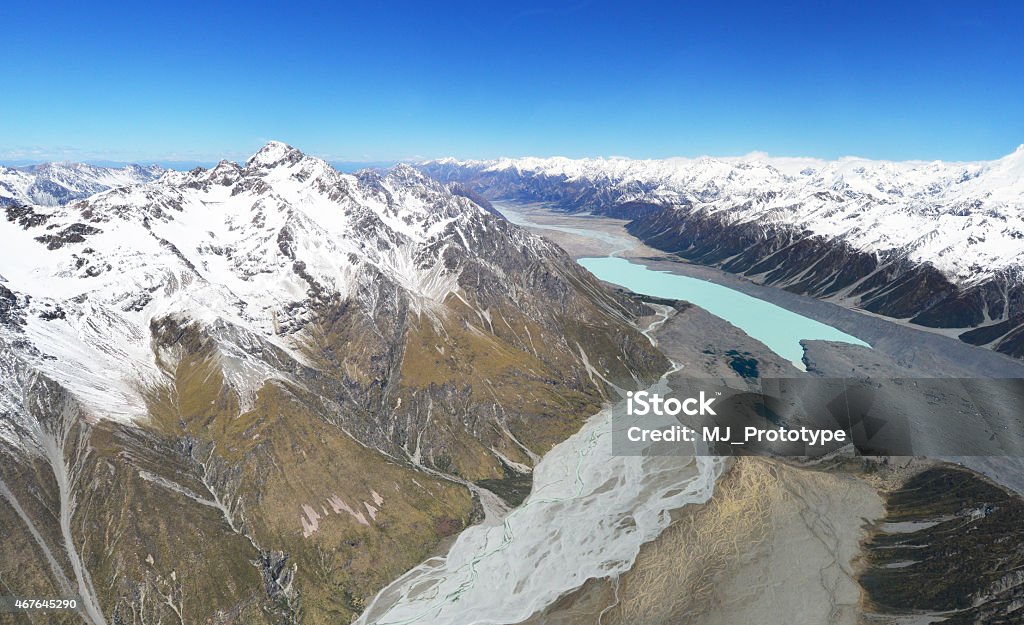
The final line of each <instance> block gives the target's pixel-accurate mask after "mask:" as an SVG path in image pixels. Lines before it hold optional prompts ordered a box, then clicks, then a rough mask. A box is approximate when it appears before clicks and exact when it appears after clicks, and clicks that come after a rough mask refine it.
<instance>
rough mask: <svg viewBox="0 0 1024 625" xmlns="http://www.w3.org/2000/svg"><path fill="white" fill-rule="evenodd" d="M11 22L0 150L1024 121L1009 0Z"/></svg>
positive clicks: (184, 151) (504, 150)
mask: <svg viewBox="0 0 1024 625" xmlns="http://www.w3.org/2000/svg"><path fill="white" fill-rule="evenodd" d="M110 4H111V5H113V4H117V3H110ZM175 5H177V6H175ZM289 5H290V6H289ZM0 29H2V31H0V32H2V33H3V44H2V47H0V50H2V52H0V54H2V56H0V76H2V77H3V84H4V93H3V95H2V96H0V162H9V161H12V160H26V159H35V160H39V159H47V160H49V159H61V160H93V161H97V160H114V161H132V160H134V161H140V162H142V161H154V160H161V161H169V160H199V161H204V160H217V159H219V158H221V157H225V158H229V159H239V158H245V157H246V156H247V155H248V154H250V153H251V152H253V151H255V150H256V149H257V148H258V147H259V146H260V145H261V144H262V143H263V142H265V141H266V140H267V139H271V138H273V139H280V140H282V141H286V142H288V143H291V144H292V145H295V146H296V147H299V148H301V149H303V150H304V151H306V152H308V153H310V154H316V155H318V156H322V157H325V158H328V159H332V160H351V161H373V160H392V159H409V158H421V157H439V156H447V155H452V156H457V157H462V158H491V157H497V156H502V155H505V156H523V155H538V156H549V155H565V156H572V157H577V156H601V155H603V156H611V155H623V156H631V157H666V156H673V155H680V156H696V155H701V154H711V155H720V156H725V155H739V154H744V153H748V152H751V151H764V152H767V153H770V154H773V155H791V156H818V157H825V158H834V157H838V156H842V155H859V156H866V157H872V158H888V159H911V158H912V159H947V160H967V159H989V158H997V157H999V156H1001V155H1004V154H1007V153H1009V152H1011V151H1013V149H1014V148H1015V147H1016V146H1017V145H1019V144H1021V143H1024V43H1022V41H1024V3H1022V2H1015V1H1007V2H999V3H987V2H974V3H964V2H958V3H951V2H950V3H946V2H939V1H928V2H910V1H907V2H901V1H896V2H891V1H889V2H877V3H876V2H864V1H857V2H829V1H828V0H819V1H817V2H807V3H776V2H770V1H763V2H734V3H727V2H711V1H708V2H690V1H684V0H675V1H671V2H642V1H638V2H628V3H627V2H622V3H610V2H596V1H595V2H579V3H574V2H567V3H557V2H554V1H553V0H547V1H542V2H532V1H529V2H514V3H500V2H486V1H480V0H476V1H472V2H461V1H454V0H449V1H446V2H424V1H415V2H403V1H392V2H386V1H381V2H376V1H372V0H371V1H366V0H363V1H360V2H338V3H325V4H307V3H284V2H281V3H273V4H271V3H261V2H258V1H255V0H250V1H247V2H237V3H228V2H210V1H207V2H202V3H196V4H192V5H187V4H185V3H176V2H146V1H141V2H131V3H123V5H122V6H117V7H114V6H103V3H92V2H77V3H61V2H29V1H24V0H7V1H5V2H4V3H3V7H2V8H0Z"/></svg>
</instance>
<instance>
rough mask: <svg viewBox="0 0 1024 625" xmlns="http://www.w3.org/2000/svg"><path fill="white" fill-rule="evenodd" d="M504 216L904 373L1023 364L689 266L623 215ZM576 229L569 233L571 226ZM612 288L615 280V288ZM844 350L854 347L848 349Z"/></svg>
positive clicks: (999, 373) (515, 207)
mask: <svg viewBox="0 0 1024 625" xmlns="http://www.w3.org/2000/svg"><path fill="white" fill-rule="evenodd" d="M494 206H495V207H496V208H497V209H498V210H499V211H502V212H503V214H504V212H505V211H507V212H509V213H510V217H509V221H512V222H513V223H517V222H527V221H528V222H532V223H520V225H524V226H525V227H528V228H530V229H532V230H533V231H534V232H535V233H536V234H539V235H541V236H544V237H546V238H548V239H549V240H551V241H554V242H555V243H556V244H558V245H560V246H561V247H562V248H563V249H565V250H566V252H567V253H568V254H569V255H570V256H571V257H572V258H573V259H575V260H579V259H581V258H588V257H597V256H607V255H609V254H610V253H613V252H615V249H614V248H615V247H616V246H617V245H618V241H616V242H611V241H609V240H602V239H595V238H594V237H593V236H586V235H584V234H582V231H583V230H588V231H594V232H597V233H600V234H601V235H602V236H603V237H605V238H614V239H616V240H621V241H623V242H628V243H630V244H631V245H630V246H627V249H625V250H622V251H620V252H618V253H617V254H616V256H618V257H619V258H623V259H627V260H630V261H631V262H634V263H640V264H643V265H644V266H646V267H648V268H649V269H652V270H655V271H666V272H669V273H672V274H676V275H681V276H685V277H689V278H696V279H699V280H704V281H707V282H711V283H713V284H717V285H719V286H724V287H727V288H730V289H733V290H735V291H738V292H740V293H743V294H746V295H749V296H751V297H754V298H757V299H760V300H763V301H766V302H769V303H771V304H775V305H777V306H779V307H781V308H785V309H786V310H789V311H790V312H793V313H796V314H799V315H802V316H804V317H807V318H809V319H813V320H815V321H818V322H820V323H824V324H826V325H829V326H832V327H834V328H836V329H838V330H840V331H842V332H844V333H846V334H849V335H851V336H854V337H857V338H859V339H861V340H863V341H865V342H867V343H869V344H870V345H871V347H872V348H873V349H874V350H877V351H879V352H881V353H883V354H884V355H886V356H887V357H889V358H890V359H892V360H893V361H894V362H896V363H898V364H899V365H900V366H901V367H902V368H904V369H905V372H904V373H905V375H906V376H907V377H910V376H913V375H916V376H918V377H991V378H1017V377H1021V378H1024V362H1019V361H1017V360H1014V359H1013V358H1010V357H1008V356H1005V355H1003V354H999V353H997V352H994V351H991V350H988V349H984V348H980V347H975V346H972V345H968V344H967V343H964V342H962V341H960V340H959V339H956V338H952V337H949V336H945V335H943V334H941V333H938V332H931V331H928V330H923V329H919V328H916V327H912V326H909V325H907V324H905V323H900V322H899V321H896V320H892V319H888V318H883V317H879V316H875V315H871V314H869V313H866V312H864V311H860V310H855V309H851V308H848V307H845V306H842V305H839V304H836V303H833V302H828V301H824V300H820V299H816V298H812V297H807V296H805V295H797V294H795V293H790V292H789V291H784V290H782V289H778V288H776V287H771V286H765V285H762V284H758V283H756V282H753V281H751V280H749V279H747V278H743V277H741V276H737V275H735V274H731V273H728V272H726V271H723V270H721V269H718V268H714V267H707V266H704V265H696V264H693V263H690V262H687V261H684V260H682V259H680V258H678V257H675V256H672V255H670V254H667V253H665V252H662V251H660V250H656V249H654V248H651V247H650V246H647V245H646V244H645V243H643V241H641V240H640V239H637V238H636V237H633V235H631V234H629V233H628V232H626V229H625V224H626V223H628V221H627V220H623V219H612V218H608V217H598V216H593V215H581V214H568V213H562V212H559V211H554V210H551V209H548V208H545V207H544V206H543V205H541V204H536V203H533V204H528V203H518V202H502V201H499V202H494ZM573 230H575V231H577V232H576V233H574V232H571V231H573ZM616 286H618V285H616ZM851 349H861V348H854V347H851Z"/></svg>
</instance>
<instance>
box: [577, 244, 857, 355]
mask: <svg viewBox="0 0 1024 625" xmlns="http://www.w3.org/2000/svg"><path fill="white" fill-rule="evenodd" d="M578 262H579V264H580V265H582V266H583V267H585V268H586V269H587V270H588V271H590V272H591V273H592V274H594V275H595V276H597V277H598V278H600V279H602V280H604V281H605V282H611V283H612V284H617V285H619V286H622V287H625V288H627V289H629V290H631V291H633V292H635V293H641V294H643V295H651V296H654V297H664V298H666V299H678V300H686V301H688V302H691V303H693V304H696V305H697V306H700V307H701V308H703V309H705V310H707V311H708V312H710V313H711V314H713V315H715V316H717V317H721V318H722V319H725V320H726V321H728V322H729V323H731V324H733V325H734V326H736V327H738V328H740V329H741V330H743V331H744V332H746V333H747V334H749V335H750V336H751V337H753V338H755V339H757V340H759V341H761V342H762V343H764V344H765V345H767V346H768V347H769V348H770V349H771V350H772V351H773V352H775V353H776V354H778V355H779V356H781V357H783V358H785V359H786V360H789V361H792V362H793V363H794V364H796V365H797V366H798V367H799V368H801V369H803V364H802V358H803V354H804V350H803V347H801V346H800V341H801V340H804V339H807V340H822V341H842V342H845V343H852V344H854V345H863V346H865V347H870V345H868V344H867V343H865V342H864V341H862V340H860V339H858V338H857V337H855V336H851V335H849V334H846V333H845V332H842V331H840V330H837V329H836V328H833V327H832V326H830V325H827V324H824V323H821V322H819V321H815V320H813V319H809V318H807V317H804V316H803V315H798V314H797V313H795V312H791V311H789V310H786V309H785V308H782V307H781V306H776V305H775V304H772V303H770V302H766V301H764V300H761V299H758V298H756V297H752V296H750V295H747V294H745V293H741V292H739V291H735V290H733V289H730V288H728V287H725V286H721V285H718V284H714V283H712V282H707V281H704V280H699V279H697V278H691V277H689V276H681V275H678V274H674V273H670V272H667V271H656V270H653V269H649V268H648V267H646V266H644V265H641V264H639V263H634V262H630V261H628V260H626V259H624V258H618V257H615V256H605V257H599V258H581V259H579V261H578Z"/></svg>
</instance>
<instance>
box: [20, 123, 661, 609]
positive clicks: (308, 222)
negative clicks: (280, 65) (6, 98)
mask: <svg viewBox="0 0 1024 625" xmlns="http://www.w3.org/2000/svg"><path fill="white" fill-rule="evenodd" d="M158 176H159V177H158ZM3 180H4V181H5V182H4V186H3V187H2V188H3V189H4V192H5V200H4V205H3V206H0V240H2V241H3V243H4V246H5V250H4V254H3V255H2V257H0V527H3V528H4V532H3V533H4V540H3V541H0V582H2V583H3V585H4V588H6V589H7V590H4V591H3V592H4V593H7V594H10V592H11V591H10V588H11V587H12V585H14V586H16V589H17V594H19V595H24V596H66V595H71V594H74V595H79V596H81V597H82V602H83V606H84V611H83V614H84V616H85V617H86V621H87V622H89V623H92V624H93V625H98V624H102V623H125V624H127V623H155V622H160V620H161V619H163V622H169V621H174V622H179V621H180V622H189V623H191V622H219V623H260V622H266V623H280V622H297V621H299V620H301V622H304V623H336V622H345V621H347V620H348V619H349V618H351V617H352V615H354V614H356V613H358V612H359V611H360V610H361V607H362V605H363V601H364V600H366V599H367V598H369V597H371V596H372V595H373V594H374V593H375V592H376V591H377V590H378V589H379V588H381V587H383V586H384V585H385V584H386V583H388V582H390V581H391V580H392V579H394V578H395V577H397V576H398V575H400V574H401V573H403V572H404V571H406V570H407V569H409V568H410V567H411V566H413V565H414V564H417V563H418V562H420V561H422V560H423V559H424V558H426V557H427V556H428V555H429V554H430V553H431V552H432V551H433V550H434V549H435V548H436V547H437V545H438V544H439V542H440V541H441V540H443V539H444V538H445V537H446V536H449V535H451V534H453V533H455V532H457V531H459V530H460V529H461V528H463V527H465V526H466V525H468V524H470V523H473V522H475V521H478V520H480V518H481V517H482V516H483V515H485V514H487V513H488V512H489V511H493V510H495V509H497V508H501V507H503V506H504V505H505V504H504V503H502V501H501V500H500V499H498V497H497V496H496V495H495V494H494V493H493V492H492V491H491V490H485V489H483V488H480V487H478V486H477V485H476V483H477V482H481V483H483V482H488V483H490V484H492V488H493V489H494V490H496V491H502V490H503V489H502V488H501V487H500V485H502V484H505V485H506V486H505V487H504V490H506V491H507V490H509V489H511V488H513V486H514V485H516V484H520V485H521V482H522V479H523V476H524V475H525V474H528V473H529V472H530V470H531V467H532V465H533V464H534V463H535V461H536V459H537V458H539V457H540V455H542V454H543V453H544V452H545V451H547V450H548V449H549V448H550V447H551V446H552V445H553V444H555V443H556V442H559V441H561V440H563V439H564V438H565V437H567V436H568V435H569V434H570V433H572V432H575V431H576V429H578V427H579V426H580V424H581V423H582V420H583V419H584V418H585V417H586V416H589V415H590V414H593V413H594V412H596V411H597V410H598V409H599V408H600V406H601V405H602V403H603V402H604V401H605V400H606V399H607V398H608V397H611V396H613V395H614V394H615V389H616V388H617V387H621V388H636V387H637V386H639V385H646V384H649V383H650V382H652V381H653V380H655V379H657V378H658V377H659V376H660V375H661V373H662V372H664V370H665V369H666V368H667V367H668V362H667V361H666V359H665V358H664V356H662V355H661V354H660V353H659V352H658V351H657V350H655V348H654V347H653V346H652V345H651V343H650V341H649V340H648V339H647V338H646V337H644V336H643V335H641V334H640V333H639V332H638V331H637V330H636V329H635V328H634V326H633V325H632V323H631V320H632V319H633V318H634V317H635V316H637V315H641V314H645V313H649V312H650V310H649V309H647V308H646V307H645V306H644V305H643V304H640V303H638V302H636V301H634V300H633V299H630V298H627V297H625V296H623V295H621V294H618V293H616V292H613V291H611V290H609V289H607V288H606V287H604V286H603V285H602V284H601V283H599V282H598V281H597V280H596V279H595V278H594V277H593V276H591V275H590V274H588V273H587V272H586V271H584V270H583V269H582V268H580V267H579V266H578V265H577V264H576V263H574V262H573V261H572V260H571V259H570V258H569V257H568V256H567V255H566V254H565V253H564V252H563V251H562V250H561V249H560V248H558V247H556V246H555V245H553V244H551V243H549V242H547V241H546V240H544V239H541V238H539V237H537V236H534V235H532V234H530V233H528V232H526V231H524V230H522V229H520V228H518V227H516V226H514V225H512V224H511V223H509V222H507V221H505V220H504V219H502V218H500V217H498V216H495V215H493V214H492V213H490V212H488V211H487V210H486V209H485V208H483V207H481V206H479V205H478V204H476V203H474V202H473V201H472V200H470V199H468V198H466V197H463V196H462V195H459V194H456V193H454V192H453V191H452V190H451V189H449V188H448V187H447V186H445V185H443V184H441V183H438V182H436V181H434V180H432V179H430V178H428V177H426V176H425V175H423V174H422V173H420V172H419V171H417V170H415V169H413V168H411V167H408V166H401V165H400V166H397V167H395V168H393V169H391V170H389V171H386V172H380V173H378V172H372V171H365V172H361V173H360V174H358V175H347V174H342V173H339V172H338V171H336V170H335V169H334V168H332V167H331V166H330V165H328V164H327V163H326V162H324V161H322V160H319V159H316V158H311V157H308V156H306V155H304V154H303V153H302V152H300V151H298V150H296V149H294V148H292V147H290V146H287V145H285V144H282V143H277V142H272V143H269V144H267V145H266V146H265V147H263V148H262V149H261V150H260V151H259V152H258V153H256V154H255V155H253V156H252V158H250V159H249V160H248V161H247V162H246V163H244V164H241V165H240V164H236V163H231V162H226V161H224V162H221V163H219V164H218V165H217V166H215V167H213V168H211V169H196V170H193V171H189V172H175V171H167V172H160V171H158V170H155V169H143V168H135V167H131V168H126V169H123V170H113V171H111V170H104V169H102V168H93V167H89V166H80V165H52V166H39V167H35V168H32V169H30V170H11V169H6V170H3ZM80 195H88V197H87V198H85V199H75V198H76V197H78V196H80ZM69 200H70V201H69ZM495 485H498V486H495ZM519 488H521V486H519ZM71 618H72V619H73V620H75V621H76V622H80V621H78V619H80V618H81V617H79V616H78V615H72V617H71ZM69 622H70V621H69Z"/></svg>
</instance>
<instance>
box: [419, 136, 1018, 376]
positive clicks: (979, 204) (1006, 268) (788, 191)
mask: <svg viewBox="0 0 1024 625" xmlns="http://www.w3.org/2000/svg"><path fill="white" fill-rule="evenodd" d="M418 167H419V168H420V169H421V171H424V172H425V173H427V174H429V175H431V176H433V177H435V178H436V179H438V180H440V181H443V182H459V183H460V184H463V185H464V186H465V187H466V188H467V189H469V190H471V191H474V192H477V193H480V194H482V195H483V196H485V197H488V198H491V199H501V198H505V199H518V200H530V201H539V202H548V203H551V204H553V205H555V206H556V207H558V208H561V209H563V210H566V211H571V212H593V213H596V214H603V215H608V216H613V217H621V218H624V219H629V220H631V221H630V223H629V225H628V226H627V228H628V229H629V231H630V232H632V233H633V234H635V235H636V236H638V237H640V238H641V239H643V240H644V241H645V242H647V243H648V244H649V245H651V246H653V247H656V248H659V249H662V250H665V251H668V252H672V253H674V254H677V255H678V256H679V257H681V258H683V259H686V260H688V261H691V262H696V263H701V264H705V265H711V266H716V267H720V268H722V269H724V270H726V271H729V272H732V273H736V274H741V275H744V276H746V277H748V278H750V279H751V280H754V281H756V282H759V283H764V284H769V285H773V286H777V287H780V288H784V289H786V290H789V291H793V292H796V293H802V294H808V295H813V296H816V297H819V298H822V299H826V300H829V301H834V302H837V303H841V304H843V305H846V306H851V307H854V308H859V309H863V310H866V311H870V312H873V313H877V314H881V315H884V316H887V317H891V318H894V319H898V320H900V321H904V322H908V323H911V324H915V325H918V326H923V327H927V328H930V329H935V330H938V331H941V332H943V333H946V334H952V335H955V336H958V337H959V338H960V339H961V340H963V341H965V342H968V343H971V344H974V345H982V346H985V347H989V348H991V349H995V350H997V351H1000V352H1003V353H1006V354H1009V355H1012V356H1016V357H1024V270H1022V261H1021V259H1022V258H1024V146H1022V147H1021V148H1019V149H1018V150H1017V151H1015V152H1014V153H1013V154H1010V155H1008V156H1006V157H1004V158H1001V159H998V160H995V161H987V162H972V163H945V162H888V161H871V160H865V159H858V158H844V159H840V160H838V161H821V160H815V159H799V158H796V159H789V158H767V157H765V158H761V157H756V156H755V157H744V158H732V159H715V158H698V159H666V160H630V159H582V160H573V159H566V158H522V159H500V160H493V161H458V160H454V159H442V160H437V161H430V162H425V163H421V164H419V165H418Z"/></svg>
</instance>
